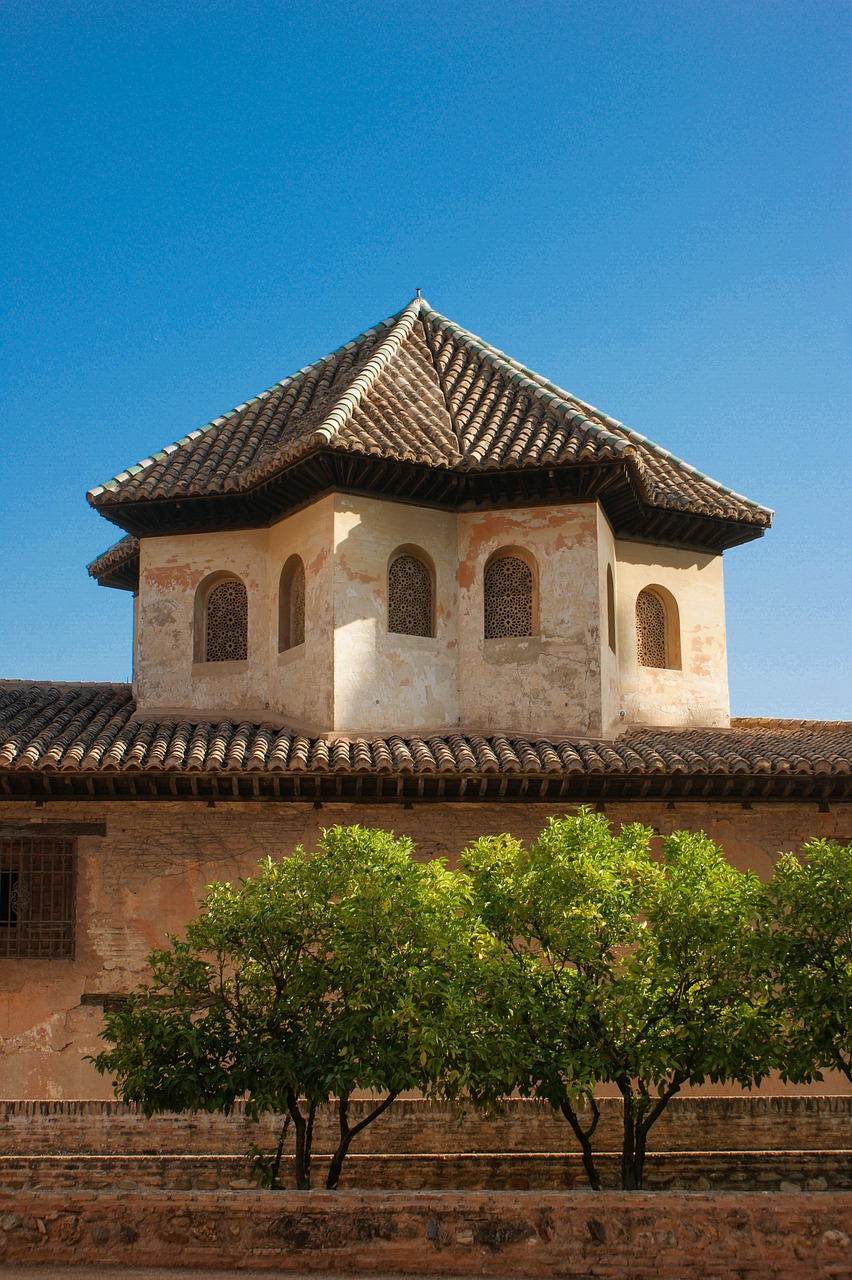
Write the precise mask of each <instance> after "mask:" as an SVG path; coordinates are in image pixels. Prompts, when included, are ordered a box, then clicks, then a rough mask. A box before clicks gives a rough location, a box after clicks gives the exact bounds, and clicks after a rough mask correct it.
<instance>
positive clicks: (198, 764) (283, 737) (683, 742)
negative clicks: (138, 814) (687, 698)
mask: <svg viewBox="0 0 852 1280" xmlns="http://www.w3.org/2000/svg"><path fill="white" fill-rule="evenodd" d="M4 793H5V794H6V795H10V796H28V797H32V796H36V797H38V796H45V795H46V796H62V795H88V796H92V797H97V796H109V795H116V794H120V795H135V796H140V797H143V798H144V797H149V796H175V797H177V796H187V797H191V796H196V797H199V798H204V797H208V798H210V797H214V796H216V797H225V798H251V797H252V796H270V795H273V796H279V797H281V798H297V797H301V798H306V799H312V798H314V799H316V798H323V797H334V796H343V797H353V798H358V797H362V798H365V799H367V798H375V797H385V798H394V797H402V798H405V799H408V798H412V799H414V798H417V797H420V796H423V797H434V796H446V797H447V798H454V797H459V796H461V795H464V796H465V798H467V799H476V798H483V799H489V798H498V797H505V798H508V799H512V798H518V799H520V798H526V799H535V798H538V797H541V798H552V797H566V798H569V799H570V798H577V799H580V798H583V797H584V796H598V797H602V796H606V795H610V796H612V797H613V798H615V797H618V796H643V795H671V796H687V795H689V796H692V797H694V798H697V799H698V798H702V797H705V796H731V797H732V798H745V797H747V796H752V797H754V798H760V797H762V796H766V797H779V796H796V797H808V796H809V797H813V798H815V799H820V800H825V799H840V798H842V797H845V796H849V795H850V794H852V724H850V723H827V722H813V721H788V720H759V721H755V720H741V721H734V722H733V726H732V728H731V729H730V730H721V729H633V730H630V731H629V732H627V733H625V734H624V735H623V736H622V737H620V738H617V739H616V740H615V741H613V742H596V741H588V740H584V739H578V738H568V737H564V738H562V737H553V738H546V739H545V738H535V739H532V738H523V737H516V736H502V735H499V734H498V735H494V736H491V737H481V736H479V735H476V734H464V733H450V734H446V735H441V736H431V737H428V738H427V737H416V736H415V737H406V738H403V737H387V738H367V737H364V738H342V737H333V736H331V737H320V738H312V737H308V736H306V735H304V734H299V733H295V732H293V731H292V730H289V729H285V728H281V727H279V726H277V725H273V724H269V723H267V724H257V723H235V722H231V721H228V720H221V721H215V722H213V721H205V722H202V723H195V722H189V721H177V720H147V719H145V718H144V717H143V716H137V714H136V708H135V703H134V701H133V695H132V690H131V687H130V686H129V685H125V684H52V683H37V682H28V681H15V680H4V681H0V794H4Z"/></svg>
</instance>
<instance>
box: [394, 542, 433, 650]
mask: <svg viewBox="0 0 852 1280" xmlns="http://www.w3.org/2000/svg"><path fill="white" fill-rule="evenodd" d="M388 631H393V632H395V633H396V634H397V635H404V636H431V634H432V579H431V576H430V574H429V570H428V569H427V568H426V566H425V564H424V563H423V561H422V560H418V559H417V557H416V556H409V555H402V556H397V557H396V559H395V560H394V561H392V563H391V565H390V568H389V569H388Z"/></svg>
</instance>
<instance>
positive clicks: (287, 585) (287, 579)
mask: <svg viewBox="0 0 852 1280" xmlns="http://www.w3.org/2000/svg"><path fill="white" fill-rule="evenodd" d="M304 643H305V566H304V564H303V563H302V559H301V556H290V559H289V560H288V561H287V563H286V564H285V566H284V568H283V569H282V570H281V582H280V584H279V587H278V651H279V653H283V652H284V650H285V649H295V647H296V645H297V644H304Z"/></svg>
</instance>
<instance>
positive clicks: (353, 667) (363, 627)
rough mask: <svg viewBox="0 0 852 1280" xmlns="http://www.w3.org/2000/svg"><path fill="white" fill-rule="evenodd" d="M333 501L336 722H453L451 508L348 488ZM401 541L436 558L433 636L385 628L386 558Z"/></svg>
mask: <svg viewBox="0 0 852 1280" xmlns="http://www.w3.org/2000/svg"><path fill="white" fill-rule="evenodd" d="M334 504H335V515H334V628H335V631H334V723H333V727H334V728H335V729H336V730H338V731H339V732H342V733H350V734H364V733H376V734H389V733H402V732H405V731H406V730H413V731H416V732H420V733H425V732H429V731H431V732H436V731H437V732H440V731H442V730H444V731H445V730H446V729H449V728H455V727H456V726H457V725H458V722H459V679H458V637H457V632H456V591H457V588H456V564H457V537H456V517H455V515H454V514H452V513H449V512H443V511H434V510H432V509H430V508H426V507H412V506H408V505H402V504H401V503H397V502H378V501H376V500H375V499H372V498H357V497H348V496H347V495H345V494H338V495H336V496H335V498H334ZM400 547H405V548H407V549H410V550H412V551H413V552H416V551H417V550H420V551H421V552H425V553H426V556H427V557H428V560H431V562H432V566H433V567H434V601H433V604H434V613H435V635H434V637H432V636H408V635H399V634H395V633H392V632H389V631H388V593H387V579H388V565H389V561H390V559H391V557H392V556H393V554H394V552H395V551H397V550H398V549H399V548H400ZM427 563H428V561H427ZM328 727H331V726H328Z"/></svg>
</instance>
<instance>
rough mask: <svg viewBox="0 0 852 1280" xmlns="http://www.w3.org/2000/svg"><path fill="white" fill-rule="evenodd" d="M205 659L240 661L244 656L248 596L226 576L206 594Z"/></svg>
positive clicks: (246, 655)
mask: <svg viewBox="0 0 852 1280" xmlns="http://www.w3.org/2000/svg"><path fill="white" fill-rule="evenodd" d="M204 657H205V660H206V661H207V662H228V661H243V660H244V659H245V658H247V657H248V595H247V593H246V589H245V587H244V586H243V584H242V583H241V582H234V581H233V579H230V578H229V579H228V580H227V581H226V582H220V583H219V585H218V586H217V587H214V588H213V590H212V591H211V592H210V595H209V596H208V597H207V630H206V642H205V652H204Z"/></svg>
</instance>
